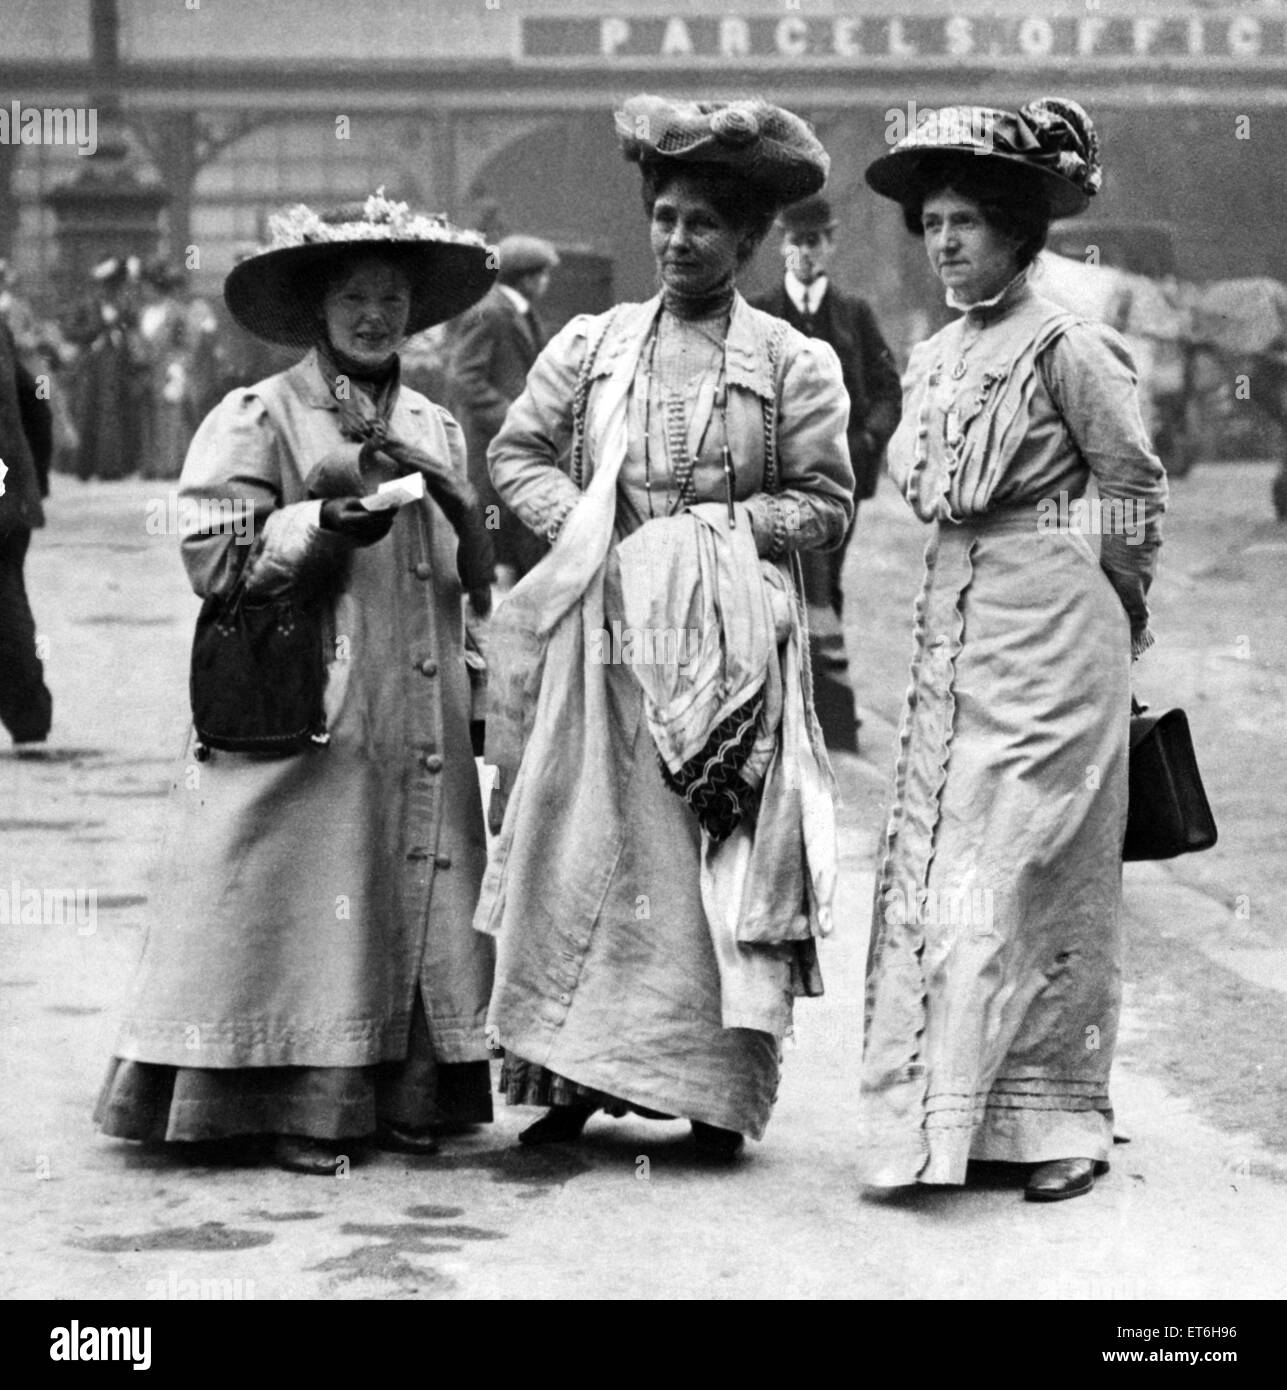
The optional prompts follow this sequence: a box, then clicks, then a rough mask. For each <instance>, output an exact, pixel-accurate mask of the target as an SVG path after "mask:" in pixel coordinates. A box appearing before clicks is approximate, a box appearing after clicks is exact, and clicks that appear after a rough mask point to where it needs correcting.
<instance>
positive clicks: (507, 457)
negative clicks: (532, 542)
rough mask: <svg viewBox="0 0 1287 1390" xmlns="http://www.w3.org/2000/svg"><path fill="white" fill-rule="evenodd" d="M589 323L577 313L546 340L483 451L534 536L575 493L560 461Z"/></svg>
mask: <svg viewBox="0 0 1287 1390" xmlns="http://www.w3.org/2000/svg"><path fill="white" fill-rule="evenodd" d="M592 322H593V320H592V319H591V318H590V317H589V316H588V315H584V314H582V315H579V316H578V317H577V318H574V319H573V320H572V321H571V322H570V323H568V324H567V325H566V326H565V327H564V328H563V329H562V330H561V331H560V332H559V333H558V334H556V335H555V337H554V338H553V339H551V341H550V343H549V345H548V346H547V347H546V348H545V350H544V351H543V352H542V353H541V355H540V356H539V357H538V358H537V359H536V362H535V364H534V365H533V367H532V370H531V371H530V372H529V373H528V377H527V385H526V387H525V388H524V390H523V394H522V395H521V396H519V398H518V399H517V400H516V401H515V402H514V404H513V405H512V406H510V408H509V413H508V414H507V415H506V416H505V423H504V424H503V425H502V426H501V429H500V433H499V434H498V435H497V436H496V438H495V439H493V440H492V443H491V447H490V448H489V449H488V451H487V467H488V470H489V471H490V473H491V478H492V484H493V485H494V486H495V488H496V491H497V492H498V493H499V494H500V498H501V501H502V502H504V503H505V505H506V506H507V507H509V508H510V510H511V511H512V512H513V513H514V514H515V515H516V516H517V517H518V519H519V520H520V521H521V522H522V523H523V525H524V526H526V527H528V528H529V529H530V530H532V531H535V532H536V533H537V534H538V535H544V534H545V532H546V531H548V530H549V529H550V527H551V526H553V525H555V524H556V523H557V522H559V521H560V520H561V519H562V518H563V517H564V516H566V515H567V513H568V511H569V510H570V509H571V508H572V507H573V506H574V505H575V503H576V501H577V499H578V498H579V497H580V495H581V494H580V493H579V492H578V490H577V487H576V484H575V483H574V482H573V481H572V479H571V478H569V477H568V475H567V473H566V472H564V471H563V468H562V467H561V465H562V463H563V462H564V460H565V459H566V457H567V454H568V450H569V446H570V445H571V442H572V396H573V393H574V391H575V390H576V382H577V376H578V374H579V373H580V370H581V362H582V360H583V358H584V356H585V353H586V351H587V350H588V329H589V325H590V324H591V323H592Z"/></svg>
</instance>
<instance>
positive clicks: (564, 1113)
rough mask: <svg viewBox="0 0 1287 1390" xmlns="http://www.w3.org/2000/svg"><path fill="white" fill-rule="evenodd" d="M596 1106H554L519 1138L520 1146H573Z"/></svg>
mask: <svg viewBox="0 0 1287 1390" xmlns="http://www.w3.org/2000/svg"><path fill="white" fill-rule="evenodd" d="M597 1109H598V1106H595V1105H553V1106H551V1107H550V1108H549V1110H547V1111H546V1112H545V1114H544V1115H542V1116H541V1118H540V1119H539V1120H537V1121H536V1123H535V1124H530V1125H528V1127H527V1128H526V1129H525V1130H524V1131H523V1132H522V1133H521V1134H520V1135H519V1136H518V1142H519V1143H520V1144H571V1143H573V1142H574V1141H575V1140H577V1139H579V1138H580V1137H581V1131H582V1130H583V1129H584V1128H585V1125H586V1121H587V1120H588V1119H589V1118H590V1116H591V1115H593V1114H594V1112H595V1111H596V1110H597Z"/></svg>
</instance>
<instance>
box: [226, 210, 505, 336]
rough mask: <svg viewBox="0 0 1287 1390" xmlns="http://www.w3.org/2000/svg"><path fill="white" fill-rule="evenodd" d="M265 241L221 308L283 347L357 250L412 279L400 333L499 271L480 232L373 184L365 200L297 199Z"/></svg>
mask: <svg viewBox="0 0 1287 1390" xmlns="http://www.w3.org/2000/svg"><path fill="white" fill-rule="evenodd" d="M268 230H269V233H270V236H271V240H270V242H269V244H268V245H267V246H266V247H264V248H263V250H261V251H260V252H259V253H258V254H256V255H254V256H251V257H249V258H248V259H246V260H244V261H242V262H241V263H240V264H238V265H236V266H234V267H233V268H232V270H231V271H230V272H229V274H228V278H227V280H226V281H225V282H224V287H223V297H224V301H225V302H226V304H227V305H228V311H229V313H231V314H232V316H233V318H235V319H236V320H237V322H238V323H239V324H241V326H242V327H243V328H244V329H246V330H247V332H250V333H253V334H254V335H255V337H257V338H262V339H263V340H264V341H265V342H269V343H276V344H278V345H280V346H281V347H292V348H308V347H311V346H312V345H313V344H314V343H315V342H316V341H317V337H318V333H319V324H318V317H317V315H318V310H319V308H320V307H321V303H322V296H323V294H324V292H325V288H326V283H327V279H328V278H329V276H330V275H331V274H332V272H333V271H334V268H335V266H336V265H337V264H338V263H339V262H340V261H341V260H342V259H345V258H348V257H351V256H352V255H353V254H354V253H355V252H370V254H372V255H373V256H378V257H379V258H380V259H381V260H384V261H388V262H390V263H391V264H394V265H397V266H398V267H399V268H400V269H402V270H403V271H404V272H405V273H406V276H407V279H408V281H409V282H410V286H411V312H410V314H409V315H408V318H407V336H408V337H410V336H411V335H412V334H413V333H420V332H423V331H424V329H426V328H432V327H433V325H434V324H436V323H443V322H445V321H446V320H447V319H450V318H455V317H456V315H457V314H459V313H462V312H463V311H464V310H466V309H468V308H469V306H470V305H471V304H474V303H476V302H477V301H478V300H480V299H481V298H482V297H483V295H485V294H486V293H487V291H488V290H489V289H490V288H491V285H492V282H493V281H494V280H495V279H496V268H497V264H498V261H497V256H496V252H495V248H494V247H490V246H488V244H487V243H486V241H484V239H483V237H482V236H481V235H480V234H479V233H478V232H472V231H466V230H464V229H462V228H459V227H453V226H452V225H451V223H450V222H448V221H447V219H446V218H445V217H438V216H429V215H427V214H424V213H415V212H412V211H411V209H410V208H409V207H408V206H407V204H406V203H397V202H394V201H392V200H391V199H389V198H386V197H385V196H384V190H383V189H380V191H379V192H377V193H374V194H372V195H371V197H369V198H368V199H367V200H366V202H365V203H354V204H350V205H349V206H347V207H342V208H338V209H336V210H335V211H334V212H327V213H317V212H314V211H313V210H312V208H309V207H307V206H305V205H304V204H303V203H299V204H297V205H296V206H295V207H293V208H288V209H287V210H286V211H285V212H282V213H278V214H276V215H274V216H273V217H270V218H269V220H268Z"/></svg>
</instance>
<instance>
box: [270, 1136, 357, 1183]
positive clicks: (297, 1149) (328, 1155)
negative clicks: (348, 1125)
mask: <svg viewBox="0 0 1287 1390" xmlns="http://www.w3.org/2000/svg"><path fill="white" fill-rule="evenodd" d="M342 1142H343V1141H342V1140H339V1139H310V1138H309V1137H308V1136H307V1135H304V1134H279V1135H278V1136H277V1142H276V1143H275V1144H274V1145H273V1157H274V1158H275V1159H276V1160H277V1166H278V1167H279V1168H285V1169H286V1171H287V1172H288V1173H311V1174H313V1176H314V1177H319V1178H333V1177H334V1176H335V1173H336V1170H337V1169H338V1168H339V1166H340V1164H341V1163H342V1162H343V1161H344V1155H343V1154H342V1153H341V1152H340V1146H341V1144H342Z"/></svg>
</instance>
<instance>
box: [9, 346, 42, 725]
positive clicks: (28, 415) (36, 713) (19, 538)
mask: <svg viewBox="0 0 1287 1390" xmlns="http://www.w3.org/2000/svg"><path fill="white" fill-rule="evenodd" d="M52 450H53V429H52V422H51V415H50V410H49V404H48V401H47V400H46V399H45V398H44V397H42V396H41V395H40V392H39V391H38V390H37V387H36V382H35V380H34V379H33V378H32V377H31V375H30V374H29V373H28V372H27V370H26V368H25V367H23V366H22V365H21V363H19V361H18V357H17V351H16V349H15V347H14V342H13V335H12V334H11V333H10V332H9V329H8V327H7V326H5V325H3V324H0V461H3V464H4V469H3V471H2V472H0V723H3V724H4V726H5V728H6V729H8V731H9V733H10V734H11V735H12V736H13V741H14V745H15V746H16V747H17V749H18V750H19V752H25V751H28V750H32V749H34V748H35V746H36V745H39V744H41V743H43V742H44V741H45V739H46V738H47V737H48V736H49V726H50V722H51V720H52V718H53V699H52V697H51V696H50V694H49V691H48V690H47V689H46V687H45V678H44V677H45V673H44V667H43V666H42V665H41V661H40V657H39V656H38V655H37V653H36V624H35V620H34V619H33V618H32V616H31V604H30V603H29V602H28V601H27V588H26V584H25V582H24V579H23V573H22V568H23V562H24V561H25V560H26V558H27V547H28V546H29V545H30V544H31V532H32V530H33V529H34V528H35V527H37V526H43V525H44V524H45V513H44V508H43V507H42V506H41V498H43V497H47V496H48V495H49V456H50V454H51V453H52Z"/></svg>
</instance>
